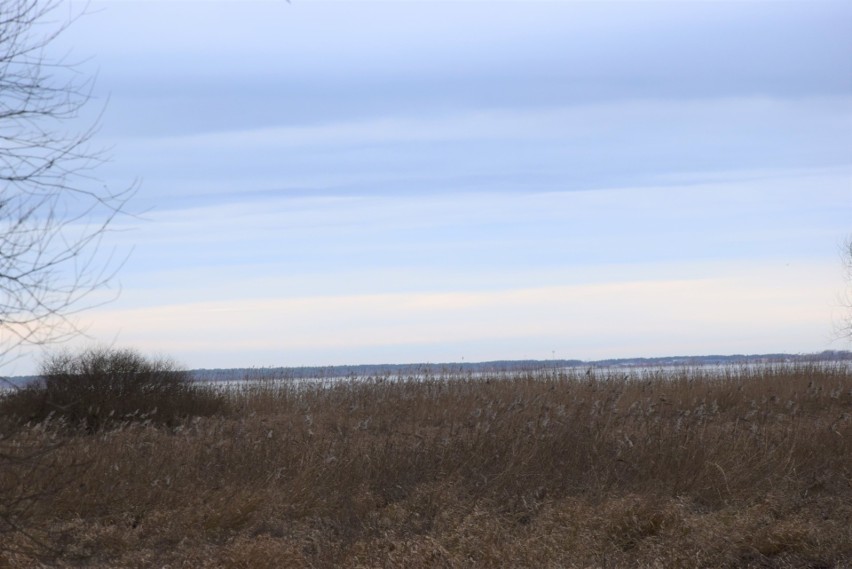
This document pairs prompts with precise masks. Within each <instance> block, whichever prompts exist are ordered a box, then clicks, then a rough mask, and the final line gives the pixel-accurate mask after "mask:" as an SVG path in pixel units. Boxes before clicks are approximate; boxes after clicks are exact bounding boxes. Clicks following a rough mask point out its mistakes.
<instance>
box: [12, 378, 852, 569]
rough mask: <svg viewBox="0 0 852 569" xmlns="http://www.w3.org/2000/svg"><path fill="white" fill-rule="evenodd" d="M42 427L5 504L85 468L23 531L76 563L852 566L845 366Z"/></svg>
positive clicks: (294, 392)
mask: <svg viewBox="0 0 852 569" xmlns="http://www.w3.org/2000/svg"><path fill="white" fill-rule="evenodd" d="M39 429H41V431H38V432H41V433H45V432H46V431H45V429H44V427H39ZM35 430H36V428H32V429H27V430H23V431H17V432H15V433H12V434H10V435H8V436H7V437H6V438H5V439H4V440H3V441H2V443H0V444H2V445H3V447H4V449H5V448H18V449H28V451H37V450H38V449H39V448H41V445H44V444H48V443H47V442H44V441H45V440H46V439H51V440H54V442H55V438H56V437H57V436H62V437H64V438H63V440H62V441H61V442H62V444H61V445H59V446H58V447H57V448H55V449H54V450H53V451H52V452H51V453H49V455H48V456H50V457H51V458H50V462H48V463H45V467H44V468H42V469H41V470H38V471H36V472H34V473H33V474H32V475H31V476H30V477H29V479H27V480H22V479H21V478H20V477H18V478H16V477H15V476H10V475H8V473H6V472H4V473H3V476H2V477H0V484H2V486H0V492H2V495H3V496H8V495H15V492H20V491H21V487H22V484H23V485H24V486H25V487H26V488H42V487H44V488H45V489H47V488H49V487H51V485H54V482H52V480H53V479H52V478H51V476H52V475H53V474H55V471H57V470H58V469H61V466H62V465H63V464H78V465H85V467H84V468H81V469H79V470H78V471H76V472H75V473H74V476H73V480H72V481H70V482H67V481H66V483H62V484H58V485H55V487H53V488H52V489H53V490H54V492H53V494H52V495H51V496H50V497H49V499H44V500H40V501H37V502H36V503H34V504H32V505H31V506H30V507H29V508H28V509H27V512H26V515H25V519H23V520H22V523H24V522H25V524H26V526H27V527H28V528H30V530H31V531H32V532H35V533H37V534H38V535H40V536H43V537H44V538H45V539H49V540H50V543H51V545H52V547H53V548H54V550H55V552H54V553H52V554H51V555H52V557H51V558H50V561H51V563H52V564H56V565H60V566H63V565H64V566H74V565H79V564H85V565H87V566H92V567H150V566H153V565H157V566H170V567H179V566H182V567H247V568H248V567H252V568H254V567H260V568H262V567H401V566H404V567H506V566H514V567H610V568H621V567H625V568H626V567H678V566H679V567H776V568H785V567H826V568H830V567H847V566H849V565H850V564H852V529H850V528H852V452H850V451H852V448H850V441H852V374H850V372H849V370H848V369H847V368H843V367H832V366H807V367H797V368H790V367H788V366H777V367H771V366H768V367H760V368H753V367H742V368H724V369H721V370H715V371H707V370H699V369H684V370H680V371H677V372H671V371H668V372H659V373H658V374H651V375H650V376H649V375H647V374H646V375H644V376H641V377H640V376H639V375H638V374H633V375H630V374H628V375H627V376H626V377H619V378H609V379H607V378H602V377H601V378H596V377H594V375H593V374H592V375H589V376H586V375H585V374H580V375H574V374H566V373H562V372H558V371H542V372H535V373H525V374H519V373H515V374H506V375H500V374H494V375H492V376H490V377H487V378H472V377H450V376H448V377H433V378H426V379H423V378H410V379H407V380H406V379H397V380H391V379H390V378H376V379H373V380H369V381H351V382H343V383H339V384H335V385H331V386H328V385H326V386H313V387H312V386H306V385H301V386H298V387H297V386H292V385H291V386H288V385H283V384H281V383H268V384H265V385H264V384H262V383H260V384H253V387H252V388H249V389H245V390H242V391H234V392H233V393H232V395H231V402H230V405H229V411H228V413H227V414H225V415H220V416H215V417H204V418H196V419H193V420H189V421H186V422H185V423H183V424H181V425H180V426H178V427H166V426H156V425H152V424H127V425H125V426H123V427H121V428H118V429H115V430H111V431H107V432H102V433H98V434H96V435H89V436H83V435H79V434H73V433H67V432H66V431H63V434H62V435H56V434H53V435H50V436H47V435H45V434H42V435H37V434H34V431H35ZM4 452H5V451H4ZM0 537H8V538H9V539H7V543H8V544H9V545H8V546H7V547H6V548H5V551H4V553H2V554H0V567H2V566H7V567H25V566H27V564H29V565H30V566H37V564H38V560H34V559H33V558H32V557H31V556H27V555H25V554H24V553H16V552H15V550H14V548H13V547H12V546H13V545H15V544H16V543H17V544H19V545H20V544H22V543H23V541H22V540H23V539H24V538H22V537H21V536H19V535H17V534H14V533H10V534H8V535H7V536H0ZM19 542H20V543H19Z"/></svg>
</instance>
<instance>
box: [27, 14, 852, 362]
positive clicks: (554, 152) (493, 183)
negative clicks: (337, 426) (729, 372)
mask: <svg viewBox="0 0 852 569" xmlns="http://www.w3.org/2000/svg"><path fill="white" fill-rule="evenodd" d="M90 11H91V12H92V13H91V14H90V15H89V16H87V17H85V18H83V19H81V20H80V21H79V22H77V23H76V24H75V25H74V27H73V28H72V29H71V30H69V32H68V34H67V35H66V36H64V38H63V41H64V42H65V44H66V45H67V46H69V47H71V48H73V53H74V54H75V55H79V56H81V57H86V56H92V60H91V61H88V62H87V63H86V64H85V66H84V68H85V69H89V70H96V71H97V73H98V82H97V88H96V95H97V96H98V97H99V99H100V100H102V101H103V100H106V98H107V97H109V102H108V105H107V107H106V110H105V112H104V115H103V119H102V128H101V131H100V133H99V135H98V142H99V143H102V144H104V145H108V146H110V147H111V148H112V151H111V153H112V157H113V159H112V161H111V162H110V163H109V164H107V165H106V166H105V167H104V168H103V169H102V170H101V171H100V174H101V176H102V177H103V178H104V181H105V182H107V183H108V184H110V185H112V186H122V185H125V184H127V183H128V181H130V180H132V179H133V178H136V177H138V178H140V179H141V181H142V182H141V186H140V190H139V193H138V196H137V198H136V201H135V203H134V204H133V205H134V207H135V208H137V209H139V210H147V213H146V215H145V219H144V220H125V221H124V222H122V227H121V228H122V229H126V231H121V232H116V233H113V234H111V235H110V236H109V239H108V243H107V245H108V248H112V247H116V248H117V249H118V250H119V251H127V250H129V249H130V248H131V247H133V251H132V254H131V255H130V257H129V259H128V261H127V263H126V264H125V266H124V267H123V269H122V270H121V272H120V281H121V285H122V292H121V295H120V297H119V298H118V300H116V301H115V302H112V303H110V304H108V305H106V306H104V307H101V308H98V309H96V310H93V311H90V312H86V313H84V314H83V315H81V317H80V322H81V324H83V325H85V326H87V327H88V330H89V336H90V339H91V340H95V341H100V342H115V343H116V344H119V345H130V346H135V347H138V348H140V349H142V350H144V351H153V352H163V353H168V354H171V355H174V356H175V357H176V358H177V359H179V360H180V361H182V362H183V363H185V364H186V365H188V366H190V367H238V366H240V367H242V366H252V365H256V366H267V365H324V364H345V363H353V364H354V363H382V362H400V363H404V362H421V361H425V362H443V361H460V360H461V359H462V358H464V359H465V361H477V360H492V359H518V358H541V359H546V358H550V357H553V356H556V357H559V358H582V359H597V358H604V357H629V356H660V355H683V354H710V353H743V352H745V353H756V352H781V351H787V352H809V351H817V350H822V349H825V348H842V347H846V346H844V345H843V344H842V343H838V342H833V343H832V340H831V333H832V323H833V320H835V319H836V318H838V316H839V315H840V311H839V309H838V308H837V306H836V305H837V294H838V293H839V292H840V290H841V289H842V287H843V281H842V276H841V270H840V263H839V257H838V245H839V243H840V242H841V241H842V240H843V239H844V237H845V236H846V235H847V234H848V233H850V232H852V223H850V220H852V153H851V152H852V4H849V3H848V2H840V3H829V2H819V1H816V2H815V1H808V2H558V1H552V2H408V1H397V2H359V1H355V0H352V1H346V2H324V1H316V0H315V1H306V0H303V1H299V0H293V2H292V3H290V4H288V3H286V2H284V1H280V2H279V1H265V2H250V1H239V2H237V1H231V2H227V1H226V2H207V1H191V2H179V1H168V2H165V1H161V2H155V1H141V2H140V1H95V2H92V3H91V5H90ZM105 294H107V293H105ZM17 365H19V366H20V369H21V370H24V368H25V367H26V365H27V364H26V363H23V362H22V363H19V364H17Z"/></svg>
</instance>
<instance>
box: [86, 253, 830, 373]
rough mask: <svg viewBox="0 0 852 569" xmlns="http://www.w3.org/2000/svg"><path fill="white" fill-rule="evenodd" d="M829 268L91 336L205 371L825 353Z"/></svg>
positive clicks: (280, 307)
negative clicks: (480, 345)
mask: <svg viewBox="0 0 852 569" xmlns="http://www.w3.org/2000/svg"><path fill="white" fill-rule="evenodd" d="M828 270H829V267H826V266H824V265H813V266H809V267H804V268H803V267H799V268H798V269H790V268H786V267H784V268H779V267H767V266H759V267H754V268H753V269H752V270H750V271H748V272H747V273H742V272H740V271H739V270H737V271H734V272H733V273H732V272H731V271H730V270H729V271H728V272H727V274H723V275H720V276H718V277H717V278H702V279H681V280H647V281H621V282H619V281H615V282H599V283H594V284H584V285H570V286H545V287H533V288H520V289H507V290H498V291H477V292H443V293H430V292H421V293H399V294H359V295H333V296H305V297H299V298H274V297H271V298H260V299H242V298H239V295H236V296H235V297H234V298H232V299H230V300H222V301H216V302H196V303H187V304H180V305H160V306H152V307H146V308H140V309H129V310H109V309H106V310H104V309H102V310H97V311H95V312H92V313H91V318H90V327H89V334H91V335H93V336H95V337H101V338H103V337H110V336H111V335H112V334H114V332H115V330H117V329H118V330H120V331H119V332H118V333H117V335H115V339H116V340H117V341H118V342H119V343H129V344H131V345H134V346H138V347H140V348H142V349H145V350H153V351H158V350H168V351H170V352H172V353H175V354H177V355H178V356H180V357H182V358H184V359H187V360H189V361H190V364H191V365H201V364H202V362H201V360H195V359H194V358H195V357H197V356H194V355H193V354H197V353H202V352H203V353H205V354H214V353H215V354H220V357H219V358H218V359H219V360H220V361H222V362H227V365H232V366H238V365H248V364H249V363H251V362H250V361H247V360H246V359H245V358H246V354H252V353H271V352H275V353H278V354H279V356H280V357H281V359H280V360H279V361H278V362H277V363H278V364H279V365H283V364H292V365H297V364H311V363H317V364H319V363H322V364H331V363H346V362H345V361H343V360H339V359H337V358H336V356H335V354H338V353H345V354H355V353H357V352H358V350H359V349H363V350H364V353H365V354H370V353H372V351H373V350H375V349H385V350H387V351H386V353H394V350H395V353H396V354H397V355H396V356H395V357H394V358H393V361H400V362H404V361H412V360H410V359H408V358H409V357H411V354H415V353H419V354H421V355H425V354H429V353H430V352H429V349H430V346H437V345H447V344H456V345H458V346H464V345H467V344H470V343H476V342H489V341H492V340H493V341H494V342H496V345H501V344H502V345H506V343H507V342H517V345H518V347H519V348H517V349H515V350H511V351H510V352H509V353H505V354H501V353H500V352H499V351H493V352H491V353H490V359H501V358H502V357H506V358H511V357H520V356H521V354H520V353H518V351H519V349H523V348H522V347H525V346H529V343H530V341H531V340H533V341H541V339H543V338H547V339H548V343H549V345H554V346H558V347H559V350H560V352H561V353H564V352H566V351H572V350H575V349H576V351H582V350H583V349H587V350H589V351H594V352H595V354H597V355H599V354H601V353H605V352H607V350H606V349H605V348H603V346H605V345H606V344H607V342H608V341H612V342H614V343H616V344H617V343H619V342H621V341H623V340H625V339H626V338H640V339H641V338H645V339H649V340H653V341H656V342H658V345H657V346H656V347H655V348H654V349H652V350H648V351H647V352H646V353H645V354H644V355H660V354H672V353H681V352H679V349H681V347H682V346H683V345H684V340H685V339H686V340H688V341H690V342H694V343H695V344H696V345H698V344H699V343H700V342H702V341H703V342H706V344H705V345H707V346H713V349H722V350H726V351H741V350H755V349H759V348H761V347H764V348H765V349H773V348H770V346H776V347H775V348H774V349H775V350H783V349H789V348H790V347H792V346H804V347H805V348H808V347H812V348H814V349H816V348H818V347H819V346H820V345H821V343H822V342H821V339H823V338H825V337H826V335H827V331H828V330H827V327H828V323H829V322H830V310H831V306H830V294H831V290H830V286H827V284H826V283H827V282H829V279H825V277H826V275H827V272H828ZM815 291H819V294H815ZM574 346H578V347H577V348H574ZM590 346H595V347H594V348H591V347H590ZM705 351H706V349H705ZM319 353H325V354H326V356H325V357H324V358H323V359H322V360H313V361H309V360H310V358H309V355H310V354H319ZM574 353H575V355H577V356H581V357H589V355H588V354H585V353H580V354H577V353H576V352H574ZM609 355H610V356H617V355H623V354H618V353H616V352H615V351H612V352H609ZM347 357H350V356H347ZM214 359H217V358H214ZM348 361H349V363H354V360H348ZM364 361H366V360H365V359H363V358H359V359H358V362H364ZM241 362H243V363H241ZM222 365H224V363H223V364H222Z"/></svg>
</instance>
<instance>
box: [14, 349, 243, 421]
mask: <svg viewBox="0 0 852 569" xmlns="http://www.w3.org/2000/svg"><path fill="white" fill-rule="evenodd" d="M225 405H226V401H225V399H224V397H222V396H221V395H218V394H216V393H214V392H212V391H210V390H208V389H204V388H202V387H200V386H197V385H194V384H193V383H192V382H191V381H190V379H189V375H188V373H187V372H186V371H184V370H183V369H181V368H180V367H179V366H177V365H176V364H175V363H174V362H172V361H171V360H167V359H150V358H146V357H145V356H143V355H141V354H140V353H138V352H136V351H135V350H130V349H112V348H91V349H87V350H85V351H83V352H80V353H77V354H72V353H68V352H65V353H58V354H53V355H50V356H48V357H47V358H46V359H45V360H44V361H43V362H42V364H41V369H40V374H39V379H38V380H37V381H36V382H35V383H34V384H32V385H30V386H28V387H26V388H24V389H21V390H19V391H17V392H14V393H12V394H9V395H8V396H6V397H5V398H3V400H2V401H0V412H2V414H3V415H4V416H6V417H14V419H15V420H16V421H17V422H33V423H41V422H43V421H45V420H47V419H62V420H64V421H65V422H66V423H67V424H69V425H72V426H77V425H84V426H85V428H86V430H87V431H89V432H95V431H98V430H101V429H104V428H110V427H113V426H116V425H118V424H122V423H125V422H128V421H150V422H152V423H157V424H164V425H168V426H173V425H175V424H177V423H179V422H180V421H182V420H183V419H185V418H187V417H191V416H205V415H213V414H217V413H219V412H221V411H223V410H224V407H225Z"/></svg>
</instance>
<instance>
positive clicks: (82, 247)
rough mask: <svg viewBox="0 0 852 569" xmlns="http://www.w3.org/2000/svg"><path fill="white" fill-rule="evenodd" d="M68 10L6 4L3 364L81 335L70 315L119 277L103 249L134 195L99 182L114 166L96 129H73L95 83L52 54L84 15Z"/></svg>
mask: <svg viewBox="0 0 852 569" xmlns="http://www.w3.org/2000/svg"><path fill="white" fill-rule="evenodd" d="M59 6H60V2H59V0H46V1H44V2H40V1H38V0H3V1H2V2H0V362H4V361H5V362H8V360H9V358H10V357H11V356H12V354H13V352H14V351H15V350H16V349H17V348H19V347H21V346H24V345H32V344H46V343H52V342H57V341H62V340H64V339H67V338H69V337H71V336H73V335H75V334H76V333H77V332H78V330H77V328H76V326H75V325H74V323H73V322H72V320H71V316H72V315H74V314H76V313H77V312H79V311H80V310H82V309H84V308H87V307H90V305H87V298H88V297H90V294H91V293H92V292H93V291H95V290H98V289H101V288H103V287H105V286H106V285H108V284H109V283H110V281H111V280H112V277H113V276H114V273H115V270H116V268H117V267H116V266H115V265H114V264H113V263H111V262H106V263H103V262H102V259H101V257H102V256H101V255H100V254H99V251H100V245H101V243H102V239H103V236H104V234H105V232H106V231H107V230H108V228H109V227H110V225H111V224H112V222H113V221H114V220H115V218H116V216H118V215H120V214H121V213H122V212H123V209H124V207H125V204H126V203H127V200H128V198H129V197H130V196H131V194H132V193H133V189H134V188H133V187H131V188H126V189H123V190H120V191H111V190H109V189H108V188H106V187H104V186H103V185H102V184H100V183H99V182H98V181H97V180H96V179H94V178H92V176H91V175H90V172H91V171H92V170H93V169H94V168H96V167H97V166H99V165H100V164H101V163H103V161H104V159H105V157H104V155H103V152H102V151H100V150H97V149H94V148H92V146H91V144H90V143H91V141H92V137H93V135H94V134H95V132H96V130H97V123H96V124H94V125H91V126H89V127H88V128H84V129H83V130H78V131H75V130H74V129H73V127H74V126H75V124H76V121H77V119H78V118H79V115H80V112H81V110H82V109H83V108H84V107H85V106H86V104H87V103H89V102H90V101H91V93H92V86H93V79H92V78H91V77H90V76H86V75H84V74H82V73H80V72H79V70H78V69H77V66H76V65H75V64H74V63H69V62H68V61H67V60H66V59H65V58H55V57H51V56H49V55H48V47H49V46H50V45H51V44H52V43H53V42H54V40H56V38H57V37H58V36H59V35H60V34H62V33H63V32H64V31H65V30H66V29H67V27H68V26H69V25H71V24H72V23H73V21H74V20H75V19H76V18H77V17H79V16H80V15H81V14H77V15H76V16H75V15H71V16H69V17H68V18H67V19H66V20H64V21H60V22H59V23H57V22H56V21H54V20H53V17H54V15H55V14H56V12H57V8H58V7H59ZM69 128H70V129H71V130H70V131H69Z"/></svg>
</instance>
